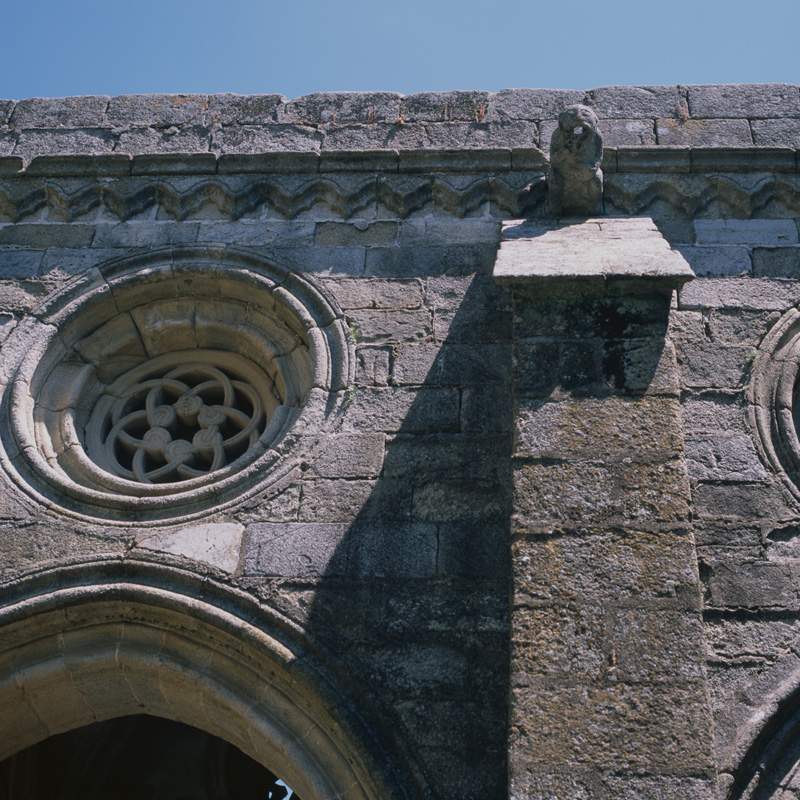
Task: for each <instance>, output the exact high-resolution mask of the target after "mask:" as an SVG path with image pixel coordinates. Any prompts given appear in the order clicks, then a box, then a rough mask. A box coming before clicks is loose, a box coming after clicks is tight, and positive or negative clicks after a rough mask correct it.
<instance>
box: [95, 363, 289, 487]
mask: <svg viewBox="0 0 800 800" xmlns="http://www.w3.org/2000/svg"><path fill="white" fill-rule="evenodd" d="M186 356H187V357H188V358H191V357H195V358H196V356H195V355H194V354H192V353H187V354H186ZM175 358H176V356H175V355H174V354H173V355H172V356H171V357H170V361H174V360H175ZM221 360H222V359H221ZM148 366H149V367H150V369H149V370H148V372H149V371H150V370H152V372H153V377H147V378H146V379H144V380H140V381H138V382H136V383H134V384H133V385H131V386H129V387H127V388H126V389H125V391H124V393H123V395H122V396H121V397H116V396H114V395H113V394H111V393H109V394H107V395H104V396H103V397H102V398H101V399H100V401H99V402H98V404H97V406H96V407H95V411H94V414H93V418H92V420H91V421H90V424H89V428H88V432H89V456H90V458H92V459H93V460H94V461H95V462H96V463H98V465H100V466H102V467H103V468H104V469H106V470H108V471H109V472H111V473H113V474H114V475H117V476H119V477H120V478H126V479H128V480H132V481H139V482H141V483H168V482H170V481H183V480H190V479H192V478H197V477H200V476H202V475H207V474H208V473H211V472H216V471H217V470H219V469H222V468H223V467H225V466H227V465H228V464H232V463H233V462H234V461H236V459H238V458H240V457H241V456H243V455H244V454H245V453H246V452H247V451H248V450H249V449H250V448H251V447H253V446H254V445H255V444H256V442H257V441H258V439H259V437H260V436H261V434H262V433H263V432H264V429H265V427H266V410H265V403H264V400H262V397H261V394H260V393H259V390H258V389H257V388H256V387H255V386H254V385H253V384H252V383H249V382H248V381H247V380H244V379H242V378H241V377H237V376H236V375H235V373H233V372H232V371H231V370H230V369H228V370H223V369H221V368H219V367H215V366H211V365H210V364H203V363H198V362H194V363H191V362H190V363H187V364H183V365H181V366H178V367H175V368H173V369H170V370H169V371H168V372H166V374H163V367H161V368H160V369H159V366H158V365H156V366H152V365H148ZM253 368H254V365H253ZM251 371H252V370H251ZM159 372H160V373H162V374H161V375H160V376H159V375H158V373H159ZM264 377H265V380H264V381H262V383H266V376H264ZM270 383H271V382H270ZM270 388H272V387H270ZM261 391H262V392H263V391H264V388H263V387H262V389H261ZM273 391H274V390H273ZM270 396H271V397H273V398H274V400H275V403H276V404H277V397H275V396H274V395H273V394H272V392H270Z"/></svg>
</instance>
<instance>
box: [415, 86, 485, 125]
mask: <svg viewBox="0 0 800 800" xmlns="http://www.w3.org/2000/svg"><path fill="white" fill-rule="evenodd" d="M488 106H489V92H420V93H419V94H410V95H406V96H405V97H404V98H403V103H402V107H401V112H402V115H403V119H404V120H405V121H406V122H418V121H425V122H458V121H462V120H463V121H465V122H482V121H483V118H484V117H485V115H486V112H487V110H488Z"/></svg>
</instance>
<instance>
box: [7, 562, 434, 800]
mask: <svg viewBox="0 0 800 800" xmlns="http://www.w3.org/2000/svg"><path fill="white" fill-rule="evenodd" d="M54 587H55V588H54ZM9 592H10V593H12V595H13V596H11V597H9V596H6V597H5V598H2V599H3V600H5V601H6V604H5V605H4V607H3V608H2V610H0V708H2V709H3V714H1V715H0V759H2V758H5V757H7V756H9V755H12V754H13V753H15V752H18V751H20V750H22V749H24V748H26V747H29V746H30V745H32V744H35V743H36V742H38V741H41V740H42V739H45V738H47V737H49V736H51V735H54V734H57V733H62V732H65V731H67V730H71V729H73V728H76V727H80V726H83V725H86V724H89V723H91V722H94V721H99V720H104V719H110V718H113V717H119V716H125V715H129V714H140V713H146V714H151V715H153V716H159V717H165V718H168V719H174V720H177V721H179V722H183V723H185V724H188V725H192V726H194V727H196V728H200V729H202V730H205V731H207V732H208V733H211V734H213V735H215V736H219V737H220V738H222V739H225V740H226V741H227V742H229V743H231V744H233V745H235V746H236V747H238V748H239V749H240V750H242V751H243V752H244V753H246V754H247V755H249V756H251V757H252V758H254V759H255V760H256V761H258V762H259V763H261V764H262V765H263V766H265V767H267V768H268V769H269V770H271V771H272V772H274V773H276V774H279V775H280V776H281V777H282V778H284V780H285V781H286V782H287V783H288V784H289V785H290V786H292V787H293V788H294V789H295V790H296V791H297V792H298V794H299V795H300V796H301V797H302V798H304V800H322V799H323V798H332V797H336V798H343V800H344V799H345V798H347V800H368V799H369V800H379V799H380V798H387V800H388V798H398V799H399V798H414V797H425V796H430V795H429V793H428V792H427V790H426V788H425V787H424V786H423V785H422V783H421V779H420V777H419V772H418V770H417V769H415V767H414V766H413V765H412V764H411V763H410V762H409V761H408V760H407V759H405V758H404V757H403V755H402V753H401V752H400V750H399V748H398V747H397V745H396V743H395V742H393V741H392V740H391V736H390V735H388V727H387V726H384V725H382V724H381V722H380V720H379V719H378V718H377V717H376V716H375V715H374V713H373V712H372V711H371V709H369V708H367V707H366V704H365V703H364V702H362V699H361V698H359V696H358V693H357V691H356V689H355V688H354V687H352V686H349V685H348V681H347V678H346V676H345V675H343V674H342V673H341V672H340V671H339V670H338V669H337V667H336V665H335V664H333V663H331V662H330V660H329V659H327V658H326V656H325V654H324V653H320V652H319V651H317V650H315V649H314V648H313V646H312V645H310V643H309V642H308V641H307V640H306V639H305V638H304V637H303V635H302V631H300V630H299V629H297V628H296V627H295V626H294V625H292V624H291V623H290V622H289V621H288V620H286V619H283V618H281V617H280V616H279V615H277V614H275V613H274V612H271V611H265V610H264V608H263V607H261V606H259V605H258V604H257V603H256V602H255V601H254V600H253V599H252V598H250V597H249V596H247V595H245V594H243V593H240V592H237V591H236V590H233V589H231V588H229V587H224V586H222V585H217V584H214V583H212V582H211V581H209V580H207V579H206V580H204V579H203V578H202V577H196V576H193V575H190V574H189V573H183V572H181V571H180V570H176V569H174V568H167V567H164V566H162V565H154V564H147V563H144V562H125V563H120V562H114V561H106V562H97V561H95V562H91V563H85V564H79V565H74V566H72V567H68V568H65V567H63V566H62V567H61V568H59V569H58V576H57V579H56V574H55V571H45V572H41V573H38V574H37V575H35V576H29V577H28V578H26V579H24V580H22V581H18V582H16V583H15V584H13V585H12V586H11V587H10V589H7V590H5V593H6V595H8V594H9Z"/></svg>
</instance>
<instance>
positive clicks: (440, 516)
mask: <svg viewBox="0 0 800 800" xmlns="http://www.w3.org/2000/svg"><path fill="white" fill-rule="evenodd" d="M507 506H508V497H507V494H506V491H505V489H504V487H503V486H502V485H500V484H496V483H490V482H487V481H463V480H443V481H420V483H419V484H418V485H417V487H416V488H415V489H414V505H413V508H412V515H413V517H414V519H418V520H425V521H430V522H458V521H462V522H469V521H474V522H491V521H494V520H497V519H502V518H503V517H504V516H505V515H506V509H507Z"/></svg>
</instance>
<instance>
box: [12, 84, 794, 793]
mask: <svg viewBox="0 0 800 800" xmlns="http://www.w3.org/2000/svg"><path fill="white" fill-rule="evenodd" d="M576 105H582V106H585V107H588V109H589V110H590V113H589V112H587V119H590V120H593V119H594V116H596V117H597V120H598V122H597V127H598V129H599V132H600V134H601V135H602V137H603V144H604V149H603V150H602V153H600V152H599V150H598V152H597V153H596V154H595V155H596V156H597V158H595V160H594V161H592V164H593V169H594V168H595V167H597V164H596V163H595V162H596V161H597V160H598V159H599V170H601V171H602V174H603V190H602V210H600V209H598V210H597V213H596V215H594V216H593V217H591V218H585V217H583V218H579V219H567V218H560V217H554V216H553V215H552V209H549V208H548V204H547V196H548V186H549V185H552V175H551V168H550V167H551V165H550V161H549V158H548V151H549V143H550V136H551V135H552V133H553V131H554V130H555V128H556V125H557V120H558V118H559V116H560V115H561V113H562V112H563V111H564V109H565V108H567V107H571V106H576ZM567 132H568V131H567ZM572 132H573V133H575V132H574V130H573V131H572ZM601 156H602V157H601ZM799 156H800V88H798V86H795V85H789V84H774V85H766V86H754V85H741V86H722V85H720V86H691V85H687V86H639V87H599V88H594V89H589V90H586V91H583V90H580V91H571V90H570V91H563V90H543V89H506V90H502V91H499V92H485V91H474V92H425V93H421V94H417V95H409V96H403V95H399V94H396V93H392V92H365V93H320V94H313V95H308V96H306V97H301V98H297V99H294V100H289V101H287V100H286V99H285V98H283V97H281V96H279V95H260V96H250V97H241V96H236V95H154V96H132V97H116V98H108V97H96V96H93V97H81V98H65V99H60V100H51V99H43V98H34V99H29V100H18V101H15V100H7V101H0V343H2V347H0V411H2V414H0V419H2V422H1V423H0V707H2V708H3V710H4V713H3V714H2V715H0V750H2V753H3V754H4V756H3V757H5V755H8V756H11V757H15V758H17V757H16V756H13V755H12V754H13V753H16V752H24V751H25V750H26V748H28V747H29V746H30V745H32V744H34V743H35V742H36V741H37V740H46V741H47V745H46V746H48V747H50V746H55V744H56V740H55V738H51V737H52V736H53V735H54V734H56V733H59V732H61V731H63V730H68V729H69V728H77V727H78V726H81V725H84V724H88V723H90V722H92V720H94V719H95V718H104V719H105V718H113V717H120V718H122V715H127V714H131V713H142V712H146V713H150V714H152V715H154V716H162V717H163V716H167V717H176V718H178V719H179V720H181V721H182V722H184V723H187V724H190V725H194V726H198V727H201V728H203V729H204V730H207V731H211V732H213V733H214V735H216V736H220V737H221V738H222V739H224V740H225V741H227V742H230V743H233V744H235V746H236V747H238V748H240V749H242V750H243V751H245V752H247V753H248V755H250V756H252V757H254V758H256V760H258V761H260V762H261V763H262V764H264V765H266V766H268V768H269V769H272V770H274V771H275V772H276V774H280V775H285V776H291V778H292V780H294V781H296V784H295V788H297V790H298V795H299V796H301V797H302V798H303V800H321V798H327V797H342V798H347V800H367V798H369V800H395V798H397V799H399V798H405V799H406V800H416V799H417V798H425V800H428V798H431V799H432V800H456V799H457V800H470V799H474V800H478V798H480V800H510V798H513V800H553V799H554V798H555V800H612V798H615V799H616V798H623V800H634V798H636V800H668V799H669V800H756V798H772V800H777V798H778V797H779V796H780V797H781V798H783V797H789V796H792V797H794V796H796V795H800V783H798V779H797V778H796V777H795V776H796V775H797V774H798V770H797V763H798V759H797V756H796V753H797V744H796V735H795V731H796V730H797V716H796V714H797V712H796V709H797V708H798V707H800V705H799V704H800V661H798V658H797V655H796V653H797V652H798V647H799V646H800V639H798V633H800V601H799V600H798V592H797V579H798V564H799V563H800V544H799V543H800V478H798V475H800V439H799V438H798V434H797V424H798V423H797V419H798V410H797V402H798V400H797V397H798V391H800V390H798V382H799V381H800V379H799V378H798V374H800V370H799V369H798V367H797V365H798V363H800V312H798V310H797V309H798V306H800V283H798V277H799V276H800V256H799V255H798V254H799V253H800V217H799V213H800V212H798V209H800V157H799ZM165 364H166V366H165ZM209 368H211V370H212V373H211V374H213V375H214V380H218V379H219V375H218V374H217V373H213V370H217V371H218V372H221V373H222V377H223V380H222V382H221V383H220V386H223V385H228V386H229V387H232V388H231V393H232V395H233V396H226V395H225V391H224V389H220V388H217V389H213V390H212V389H210V388H209V387H208V386H206V387H204V388H203V389H202V391H201V389H200V388H198V387H202V386H203V384H204V383H209V385H210V383H213V381H211V380H210V379H209V381H205V379H203V378H202V376H205V377H206V378H207V377H208V374H209V373H208V370H209ZM136 370H139V372H138V373H137V372H136ZM204 370H205V371H204ZM226 370H230V371H232V372H235V373H236V374H233V375H228V374H227V373H226ZM237 370H238V372H237ZM167 373H170V374H169V375H168V374H167ZM149 381H155V382H156V383H157V384H158V387H159V389H158V390H159V391H160V392H161V394H160V395H159V396H156V394H153V395H152V396H151V395H150V390H151V389H153V386H152V385H150V384H149V383H148V382H149ZM143 384H147V386H144V387H143ZM215 385H216V384H215ZM135 387H140V388H139V389H136V388H135ZM142 387H143V388H142ZM203 391H205V392H210V394H207V395H202V392H203ZM214 392H216V394H214ZM248 393H249V394H248ZM195 395H202V396H203V397H205V399H203V400H201V401H198V400H196V399H192V398H193V397H195ZM99 398H103V399H102V403H105V404H106V406H107V407H111V406H113V407H114V408H118V410H119V409H121V408H122V406H119V401H120V400H121V399H124V398H127V400H126V402H127V401H129V402H130V407H129V408H128V407H126V408H125V409H124V410H120V411H119V413H120V419H117V420H116V422H115V421H114V418H113V413H111V415H110V416H109V415H108V413H106V411H102V408H101V410H100V411H97V413H95V411H94V409H95V408H97V407H99V406H100V404H101V400H100V399H99ZM247 398H249V399H247ZM198 402H199V406H200V407H203V406H204V408H201V410H198V408H197V406H198ZM260 405H261V406H263V407H264V409H265V414H264V418H263V419H262V418H261V417H260V415H259V413H258V412H257V410H256V409H257V408H258V407H260ZM215 409H217V410H219V409H223V410H224V411H225V414H223V417H225V415H226V414H227V415H228V416H227V417H226V419H227V422H226V421H225V420H224V419H223V420H220V419H219V417H218V416H217V414H216V413H215ZM101 411H102V413H101ZM201 411H202V413H201ZM220 413H221V412H220ZM130 414H133V415H134V416H135V415H137V414H138V416H135V420H139V421H138V423H136V421H135V420H130V419H127V417H128V416H130ZM104 415H105V416H104ZM181 415H182V416H181ZM123 417H125V418H126V421H125V422H124V423H123V422H121V420H122V418H123ZM251 417H257V418H258V420H257V422H256V423H254V424H255V425H256V428H255V430H256V435H255V437H254V439H255V440H254V441H250V440H248V441H247V442H244V441H243V440H242V442H240V443H239V445H238V446H239V448H240V449H239V450H237V449H236V443H235V442H233V443H231V442H230V441H228V440H230V439H231V438H235V435H234V436H233V437H232V435H231V434H232V428H235V427H236V425H237V424H238V423H236V420H240V421H241V420H242V419H243V418H247V419H248V420H249V419H250V418H251ZM93 419H94V420H95V423H92V420H93ZM98 419H100V420H103V423H102V424H101V423H99V422H96V420H98ZM178 419H180V420H181V421H180V423H179V422H177V420H178ZM214 420H216V422H215V421H214ZM93 424H94V427H92V425H93ZM248 424H249V423H248ZM126 426H128V427H126ZM137 426H138V427H137ZM112 429H113V435H112V434H111V431H112ZM90 430H91V431H93V433H92V436H94V437H95V439H96V438H97V437H100V438H101V439H102V437H104V436H105V437H107V438H108V439H109V440H111V441H112V443H115V442H116V443H119V442H123V444H119V445H117V444H114V446H113V448H112V449H113V453H112V455H113V456H114V460H115V463H116V467H115V469H116V470H117V471H115V472H114V473H113V474H112V473H109V472H108V471H107V470H106V469H104V468H103V467H102V466H101V464H100V463H98V462H102V459H103V455H102V453H103V452H104V451H102V448H101V449H100V455H99V456H98V450H97V448H96V447H94V446H93V445H92V446H90V444H89V441H90V440H91V441H94V440H95V439H92V437H90V436H89V435H88V433H87V432H88V431H90ZM187 431H189V432H188V433H187ZM218 436H219V437H222V439H223V441H228V445H227V446H228V450H227V451H225V453H226V459H228V463H227V464H226V465H224V466H222V467H221V468H219V469H212V468H210V467H211V465H212V462H213V458H214V456H213V453H214V451H215V446H216V444H215V443H217V442H218V438H217V437H218ZM126 437H127V438H126ZM195 438H196V441H195ZM145 439H146V441H145ZM103 441H104V440H103ZM104 446H105V445H103V447H104ZM109 447H111V445H109ZM93 448H94V449H93ZM114 448H115V449H114ZM190 451H191V452H190ZM240 451H241V452H240ZM139 453H141V455H138V454H139ZM237 457H238V458H237ZM134 459H138V460H137V466H136V469H138V470H139V473H138V474H146V473H148V472H153V471H154V465H155V464H156V462H158V463H168V464H170V465H171V466H170V467H169V468H170V469H174V470H180V471H181V474H182V475H184V476H185V477H186V480H181V481H177V482H175V483H169V482H167V483H158V482H156V483H154V484H147V483H145V482H139V483H137V482H136V481H131V480H129V479H127V478H125V477H124V476H125V475H126V472H125V471H126V470H128V471H129V472H130V473H131V474H132V475H134V477H135V476H136V474H137V473H136V472H135V471H134V469H133V467H134V464H133V461H134ZM178 462H180V463H178ZM218 466H219V465H218ZM193 470H194V472H193ZM197 473H199V474H197ZM76 475H77V476H80V481H78V480H77V479H75V478H74V476H76ZM115 492H116V493H115ZM98 497H100V498H101V499H98ZM80 735H83V732H82V733H81V734H80ZM101 744H102V743H98V747H100V746H101ZM30 752H31V751H27V753H28V755H24V754H22V755H19V756H18V761H17V762H16V765H17V766H19V765H20V764H21V763H22V762H23V761H24V759H26V758H29V757H30ZM98 752H99V751H98ZM109 763H111V761H110V760H109ZM9 764H10V762H9ZM9 764H5V765H0V774H3V775H5V774H11V773H12V772H13V771H14V770H13V769H12V768H11V766H10V765H9ZM144 768H146V767H144V766H143V769H144ZM14 769H16V767H14ZM14 774H21V773H19V771H17V772H16V773H14ZM215 791H216V790H215ZM0 794H3V789H1V788H0ZM211 794H213V792H210V793H209V796H211ZM87 800H88V798H87ZM98 800H99V798H98Z"/></svg>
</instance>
